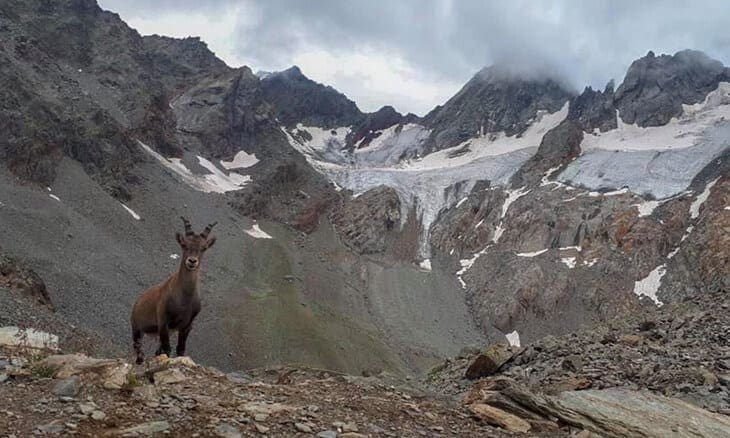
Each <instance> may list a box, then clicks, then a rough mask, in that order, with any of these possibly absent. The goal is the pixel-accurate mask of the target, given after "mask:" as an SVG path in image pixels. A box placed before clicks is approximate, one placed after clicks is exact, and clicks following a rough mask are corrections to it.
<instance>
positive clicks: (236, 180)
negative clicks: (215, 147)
mask: <svg viewBox="0 0 730 438" xmlns="http://www.w3.org/2000/svg"><path fill="white" fill-rule="evenodd" d="M137 142H138V143H139V145H140V146H141V147H142V149H143V150H144V151H145V152H147V153H148V154H149V155H150V156H152V157H154V158H155V159H156V160H157V161H159V162H160V163H161V164H162V165H163V166H165V167H166V168H168V169H170V170H171V171H172V172H173V173H175V174H176V175H178V176H179V177H180V179H182V180H183V181H184V182H185V183H187V184H188V185H189V186H190V187H192V188H194V189H195V190H199V191H201V192H206V193H226V192H231V191H235V190H241V189H242V188H244V187H245V186H246V184H248V183H249V182H251V177H250V176H249V175H241V174H240V173H237V172H233V171H231V172H229V173H228V174H226V173H224V172H223V171H222V170H220V169H219V168H217V167H216V166H215V164H213V163H211V162H210V161H208V160H207V159H205V158H203V157H201V156H198V157H197V158H198V162H199V163H200V165H201V166H203V167H204V168H205V169H206V170H208V172H210V173H207V174H204V175H198V174H195V173H193V172H192V171H191V170H190V169H188V168H187V166H185V164H183V162H182V160H181V159H179V158H165V157H163V156H162V155H160V154H159V153H158V152H156V151H155V150H154V149H152V148H151V147H149V146H147V145H146V144H144V143H142V142H141V141H139V140H137Z"/></svg>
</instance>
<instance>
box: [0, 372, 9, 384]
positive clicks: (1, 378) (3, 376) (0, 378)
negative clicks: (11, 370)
mask: <svg viewBox="0 0 730 438" xmlns="http://www.w3.org/2000/svg"><path fill="white" fill-rule="evenodd" d="M6 380H8V374H7V373H0V383H4V382H5V381H6Z"/></svg>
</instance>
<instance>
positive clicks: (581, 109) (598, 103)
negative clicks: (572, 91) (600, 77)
mask: <svg viewBox="0 0 730 438" xmlns="http://www.w3.org/2000/svg"><path fill="white" fill-rule="evenodd" d="M613 94H614V91H613V81H611V82H609V83H608V84H606V88H605V89H604V90H603V91H602V92H601V91H595V90H593V88H591V87H586V89H585V90H584V91H583V93H581V94H580V95H578V96H576V97H574V98H573V99H572V100H571V101H570V108H569V109H568V119H569V120H572V121H573V122H574V123H575V124H576V125H578V126H579V127H580V129H582V130H583V131H585V132H588V133H591V132H593V131H594V130H595V129H598V130H600V131H601V132H606V131H610V130H611V129H616V127H617V123H616V108H615V107H614V106H613Z"/></svg>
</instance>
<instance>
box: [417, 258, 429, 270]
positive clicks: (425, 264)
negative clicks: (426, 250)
mask: <svg viewBox="0 0 730 438" xmlns="http://www.w3.org/2000/svg"><path fill="white" fill-rule="evenodd" d="M418 266H419V267H420V268H421V269H424V270H426V271H430V270H431V259H424V260H421V263H419V264H418Z"/></svg>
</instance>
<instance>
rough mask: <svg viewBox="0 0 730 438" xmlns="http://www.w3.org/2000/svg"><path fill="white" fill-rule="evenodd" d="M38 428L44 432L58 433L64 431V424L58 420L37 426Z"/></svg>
mask: <svg viewBox="0 0 730 438" xmlns="http://www.w3.org/2000/svg"><path fill="white" fill-rule="evenodd" d="M36 430H37V431H38V432H40V433H43V434H49V435H56V434H60V433H62V432H63V430H64V428H63V425H61V424H58V423H56V422H51V423H48V424H43V425H40V426H36Z"/></svg>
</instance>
